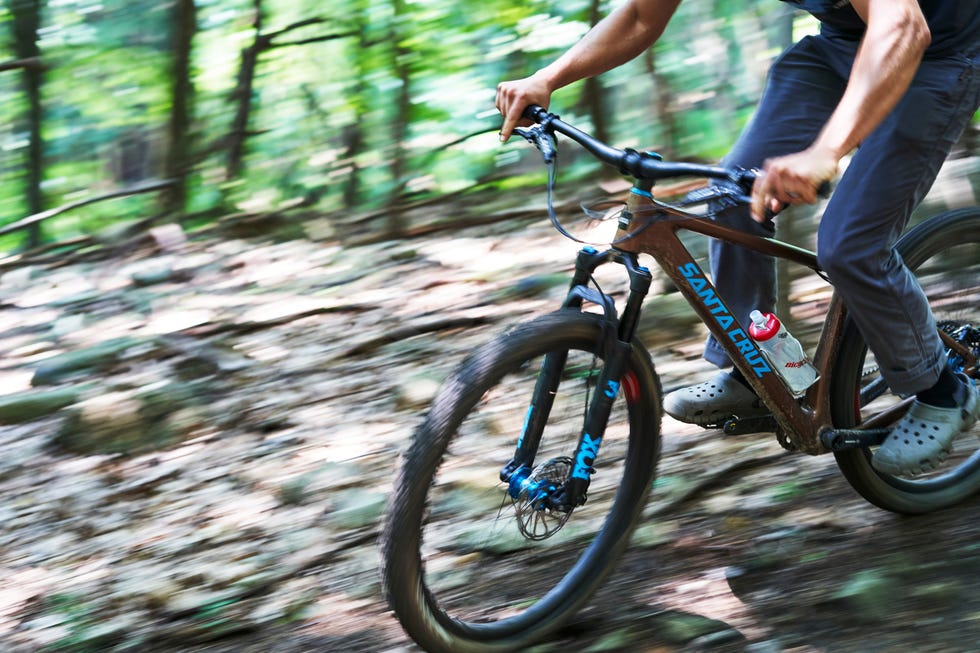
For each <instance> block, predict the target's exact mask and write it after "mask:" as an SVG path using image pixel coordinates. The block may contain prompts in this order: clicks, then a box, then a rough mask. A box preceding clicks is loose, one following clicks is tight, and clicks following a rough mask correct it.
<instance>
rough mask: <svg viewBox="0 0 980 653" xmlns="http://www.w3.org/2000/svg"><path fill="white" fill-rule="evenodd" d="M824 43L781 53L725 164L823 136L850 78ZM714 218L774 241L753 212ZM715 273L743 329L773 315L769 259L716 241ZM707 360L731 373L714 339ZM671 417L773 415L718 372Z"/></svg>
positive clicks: (703, 419)
mask: <svg viewBox="0 0 980 653" xmlns="http://www.w3.org/2000/svg"><path fill="white" fill-rule="evenodd" d="M827 49H828V48H827V44H826V43H824V41H823V39H819V38H812V37H811V38H806V39H803V40H802V41H800V42H799V43H797V44H796V45H795V46H793V47H792V48H790V49H789V50H787V51H786V52H785V53H783V54H782V55H781V56H780V57H779V59H778V60H777V61H776V62H775V63H774V64H773V66H772V68H771V69H770V71H769V78H768V80H767V82H766V89H765V92H764V93H763V96H762V100H761V102H760V104H759V107H758V109H757V110H756V113H755V116H754V117H753V118H752V120H751V122H750V123H749V125H748V126H747V127H746V128H745V130H744V131H743V133H742V135H741V136H740V138H739V140H738V142H737V143H736V144H735V146H734V148H732V151H731V152H730V153H729V155H728V156H727V157H726V158H725V164H726V165H732V166H739V167H742V168H761V167H762V164H763V163H764V162H765V160H766V159H767V158H770V157H774V156H779V155H783V154H790V153H792V152H798V151H800V150H802V149H804V148H806V147H807V146H808V145H810V143H812V142H813V139H814V138H815V137H816V135H817V133H818V132H819V131H820V129H821V127H822V126H823V124H824V123H825V122H826V120H827V118H828V117H829V116H830V114H831V112H832V111H833V110H834V107H836V106H837V102H838V101H839V99H840V96H841V94H842V93H843V92H844V85H845V82H846V72H845V73H841V72H840V70H838V69H836V68H835V67H834V66H832V65H830V64H829V63H828V62H829V59H830V56H829V55H828V53H827ZM711 209H712V212H713V213H715V215H716V219H717V220H718V221H720V222H724V223H726V224H728V225H730V226H733V227H736V228H738V229H741V230H744V231H747V232H750V233H755V234H758V235H762V236H772V235H773V232H774V231H775V226H774V225H773V223H772V221H769V222H768V223H766V224H759V223H757V222H756V221H755V220H753V219H752V216H751V215H750V214H749V210H748V207H746V206H744V205H734V206H732V205H731V204H729V203H725V202H724V201H723V202H722V204H720V205H715V206H712V207H711ZM709 248H710V250H709V253H710V256H711V274H712V278H713V281H714V283H715V285H716V286H717V288H718V290H719V292H720V294H721V295H722V296H723V297H724V298H725V301H726V302H727V303H728V309H729V311H730V312H731V314H732V315H735V316H736V317H737V318H738V319H739V320H740V321H741V322H742V323H743V324H748V322H749V313H751V312H752V311H753V310H755V309H759V310H762V311H771V310H772V309H773V307H774V306H775V303H776V266H775V261H774V260H773V258H772V257H771V256H766V255H763V254H759V253H758V252H753V251H751V250H748V249H744V248H742V247H739V246H737V245H731V244H729V243H723V242H720V241H711V243H710V244H709ZM704 357H705V359H707V360H708V361H709V362H711V363H714V364H715V365H717V366H718V367H721V368H726V367H731V365H732V363H731V361H730V360H729V358H728V354H727V353H725V351H724V350H723V349H722V348H721V346H720V345H719V344H718V343H717V342H716V341H715V340H714V338H711V337H709V338H708V342H707V344H706V346H705V355H704ZM664 410H665V411H666V412H667V413H668V414H669V415H671V416H673V417H675V418H677V419H679V420H681V421H684V422H690V423H694V424H700V425H702V426H708V425H715V424H719V423H721V422H722V421H724V420H725V419H727V418H729V417H731V416H733V415H738V416H739V417H742V418H745V417H754V416H758V415H764V414H766V413H768V409H766V407H765V406H763V405H762V404H761V403H760V402H759V400H758V397H756V396H755V394H754V393H752V392H751V390H749V389H748V387H747V385H745V384H744V381H743V380H741V378H740V375H738V374H737V373H736V374H735V375H734V376H733V375H731V374H730V373H728V372H720V373H719V374H717V375H715V376H714V377H713V378H711V379H709V380H708V381H705V382H704V383H699V384H697V385H695V386H692V387H688V388H682V389H680V390H677V391H675V392H672V393H670V394H668V395H667V396H666V397H665V398H664Z"/></svg>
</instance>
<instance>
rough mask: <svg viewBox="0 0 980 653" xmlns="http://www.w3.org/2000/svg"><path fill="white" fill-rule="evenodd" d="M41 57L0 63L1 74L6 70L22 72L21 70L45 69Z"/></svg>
mask: <svg viewBox="0 0 980 653" xmlns="http://www.w3.org/2000/svg"><path fill="white" fill-rule="evenodd" d="M43 67H44V64H43V63H41V58H40V57H29V58H27V59H14V60H13V61H4V62H3V63H0V72H4V71H6V70H20V69H21V68H43Z"/></svg>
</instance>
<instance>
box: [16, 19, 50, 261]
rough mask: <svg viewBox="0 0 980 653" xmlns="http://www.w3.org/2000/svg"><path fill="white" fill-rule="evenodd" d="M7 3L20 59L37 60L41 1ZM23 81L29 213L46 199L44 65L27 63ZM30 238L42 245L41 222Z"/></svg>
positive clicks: (32, 243) (31, 243) (30, 244)
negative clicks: (25, 101) (26, 111)
mask: <svg viewBox="0 0 980 653" xmlns="http://www.w3.org/2000/svg"><path fill="white" fill-rule="evenodd" d="M8 6H9V7H10V11H11V13H12V14H13V30H14V47H15V49H16V54H17V58H18V59H21V60H31V59H34V60H37V59H38V58H39V57H40V55H41V53H40V49H39V48H38V45H37V32H38V28H39V27H40V25H41V2H40V0H9V4H8ZM23 80H24V91H25V93H26V95H27V105H28V123H29V124H28V135H29V144H28V147H27V183H26V190H25V192H26V199H27V210H28V213H30V214H35V213H40V212H41V211H43V210H44V206H43V204H44V198H43V196H42V193H41V180H42V179H43V177H44V142H43V141H42V140H41V123H42V121H43V119H44V109H43V106H42V105H41V83H42V80H43V71H42V67H41V66H24V67H23ZM27 239H28V247H32V248H33V247H37V246H38V245H40V244H41V226H40V225H39V224H35V225H32V226H31V228H30V229H29V230H28V235H27Z"/></svg>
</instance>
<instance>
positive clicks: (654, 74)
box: [643, 48, 680, 159]
mask: <svg viewBox="0 0 980 653" xmlns="http://www.w3.org/2000/svg"><path fill="white" fill-rule="evenodd" d="M643 62H644V64H646V69H647V74H648V75H650V77H651V78H652V79H653V95H654V103H653V107H654V116H656V119H657V125H658V126H659V127H660V130H661V133H662V134H663V135H662V137H661V139H662V141H663V142H662V143H661V144H660V153H661V154H663V156H664V158H665V159H673V158H675V157H676V156H677V142H678V140H679V139H680V136H679V133H680V129H679V128H678V127H677V120H676V119H675V118H674V112H673V111H672V109H671V106H670V98H671V95H672V91H671V88H670V82H669V81H668V79H667V77H666V76H665V75H663V74H661V73H660V71H658V70H657V55H656V52H655V51H654V48H648V49H647V51H646V53H645V54H644V55H643Z"/></svg>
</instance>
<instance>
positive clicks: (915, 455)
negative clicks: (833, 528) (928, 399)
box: [871, 374, 980, 475]
mask: <svg viewBox="0 0 980 653" xmlns="http://www.w3.org/2000/svg"><path fill="white" fill-rule="evenodd" d="M959 376H960V378H961V379H962V380H963V381H964V382H965V392H963V393H962V394H963V395H965V397H964V398H963V399H962V400H961V401H960V405H959V406H958V407H956V408H938V407H936V406H930V405H929V404H924V403H922V402H920V401H918V400H916V401H915V402H914V403H913V404H912V407H911V408H909V411H908V412H907V413H905V416H904V417H902V419H901V420H900V421H899V422H898V424H896V425H895V427H894V428H892V430H891V433H889V434H888V437H887V438H885V441H884V442H883V443H882V444H881V446H880V447H878V451H876V452H875V455H874V457H873V458H872V459H871V466H872V467H874V468H875V469H877V470H878V471H879V472H883V473H886V474H895V475H915V474H922V473H925V472H928V471H931V470H933V469H936V468H937V467H938V466H939V465H940V464H941V463H942V462H943V461H944V460H946V456H948V455H949V452H950V448H951V446H952V444H953V440H955V439H956V437H957V436H958V435H959V434H960V433H962V432H963V431H967V430H969V428H970V427H971V426H973V423H974V422H976V421H977V419H978V418H980V397H978V391H977V387H976V386H975V385H974V384H973V382H972V381H970V380H969V379H967V378H966V377H965V376H963V375H962V374H961V375H959Z"/></svg>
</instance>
